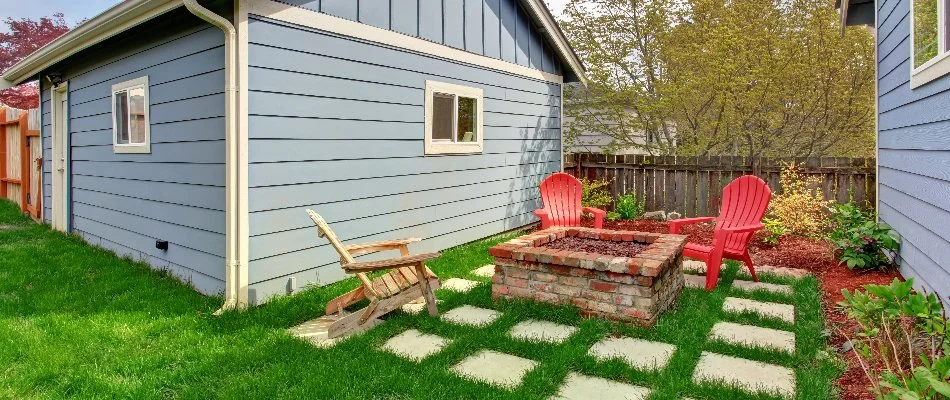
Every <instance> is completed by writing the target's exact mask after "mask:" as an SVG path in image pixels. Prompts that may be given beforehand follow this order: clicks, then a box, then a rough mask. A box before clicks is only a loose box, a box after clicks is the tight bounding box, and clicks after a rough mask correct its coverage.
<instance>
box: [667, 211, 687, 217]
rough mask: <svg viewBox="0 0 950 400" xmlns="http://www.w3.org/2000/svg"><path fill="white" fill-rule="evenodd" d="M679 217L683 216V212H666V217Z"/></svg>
mask: <svg viewBox="0 0 950 400" xmlns="http://www.w3.org/2000/svg"><path fill="white" fill-rule="evenodd" d="M680 218H683V214H680V213H678V212H676V211H673V212H671V213H669V214H666V219H680Z"/></svg>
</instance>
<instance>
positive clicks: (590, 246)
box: [542, 237, 647, 257]
mask: <svg viewBox="0 0 950 400" xmlns="http://www.w3.org/2000/svg"><path fill="white" fill-rule="evenodd" d="M542 247H547V248H549V249H557V250H570V251H583V252H585V253H595V254H603V255H605V256H614V257H633V256H635V255H637V253H640V252H641V251H643V250H645V249H646V248H647V244H645V243H640V242H614V241H610V240H598V239H588V238H580V237H566V238H562V239H558V240H555V241H553V242H549V243H547V244H545V245H544V246H542Z"/></svg>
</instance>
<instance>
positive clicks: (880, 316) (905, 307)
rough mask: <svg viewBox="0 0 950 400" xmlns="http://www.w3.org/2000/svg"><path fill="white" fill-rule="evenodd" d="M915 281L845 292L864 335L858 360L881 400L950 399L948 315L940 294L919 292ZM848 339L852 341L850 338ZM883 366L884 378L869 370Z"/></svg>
mask: <svg viewBox="0 0 950 400" xmlns="http://www.w3.org/2000/svg"><path fill="white" fill-rule="evenodd" d="M912 287H913V279H910V280H908V281H906V282H901V281H900V280H898V279H894V281H893V282H892V283H891V284H890V285H865V286H864V291H863V292H862V291H855V292H854V293H853V294H852V293H850V292H848V290H842V291H841V293H842V295H844V301H841V302H839V303H838V304H839V305H840V306H842V307H843V308H844V309H845V311H846V312H847V314H848V317H849V318H852V319H854V320H855V321H857V323H858V325H859V329H857V330H856V333H855V334H856V336H855V337H854V338H850V337H849V338H848V339H849V340H851V342H852V343H853V344H854V351H855V354H857V356H858V360H859V361H860V363H861V367H862V368H863V369H864V373H865V374H866V375H867V376H868V379H870V380H871V384H872V388H871V389H872V390H873V391H874V392H875V393H876V394H877V397H878V398H879V399H888V400H891V399H893V400H898V399H947V398H950V383H947V382H948V379H950V357H948V354H950V341H948V340H947V339H948V326H950V323H948V321H947V315H946V313H945V312H944V311H943V304H942V303H941V302H940V299H939V297H938V296H937V295H936V294H934V293H930V294H928V293H926V292H924V293H918V292H914V291H913V290H912V289H911V288H912ZM842 334H843V335H844V336H845V337H847V336H848V335H847V334H846V333H845V332H842ZM868 361H872V362H874V364H873V365H883V366H884V369H883V370H882V371H881V372H880V375H879V376H875V374H876V370H873V371H872V369H871V368H870V366H869V365H868Z"/></svg>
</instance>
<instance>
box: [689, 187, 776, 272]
mask: <svg viewBox="0 0 950 400" xmlns="http://www.w3.org/2000/svg"><path fill="white" fill-rule="evenodd" d="M771 199H772V191H771V190H770V189H769V186H768V185H766V184H765V182H764V181H763V180H761V179H759V178H757V177H755V176H752V175H745V176H741V177H739V178H737V179H736V180H734V181H732V182H730V183H729V184H728V185H726V187H725V189H723V191H722V205H720V208H719V216H718V217H699V218H683V219H676V220H672V221H670V233H679V231H680V227H682V226H683V225H687V224H695V223H700V222H712V221H715V222H716V229H715V231H713V245H712V246H703V245H699V244H696V243H687V244H686V248H685V249H684V250H683V255H684V256H686V257H692V258H695V259H698V260H702V261H705V262H706V290H710V291H711V290H713V289H715V288H716V284H717V283H718V282H719V266H720V265H721V264H722V259H723V258H728V259H730V260H737V261H742V262H744V263H745V265H746V266H748V267H749V273H751V274H752V279H754V280H755V281H758V280H759V278H758V277H757V276H755V268H754V267H753V266H752V257H750V256H749V250H748V245H749V240H751V239H752V235H753V234H754V233H755V231H757V230H759V229H762V228H763V227H764V226H763V225H762V217H763V216H764V215H765V210H766V209H767V208H768V207H769V200H771Z"/></svg>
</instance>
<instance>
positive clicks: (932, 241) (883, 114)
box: [878, 0, 950, 305]
mask: <svg viewBox="0 0 950 400" xmlns="http://www.w3.org/2000/svg"><path fill="white" fill-rule="evenodd" d="M909 11H910V0H888V1H887V2H885V3H884V4H882V5H881V8H880V11H879V26H878V38H879V39H878V40H879V42H878V46H879V47H878V53H879V65H878V70H879V75H878V93H879V98H878V102H879V103H878V104H879V111H878V112H879V124H878V126H879V136H878V138H879V140H878V147H879V157H878V160H879V164H880V171H879V174H878V182H879V184H880V189H879V199H880V203H879V212H880V215H881V220H882V221H883V222H885V223H887V224H888V225H890V226H891V227H892V228H894V230H895V231H896V232H897V233H898V234H899V235H900V236H901V251H900V258H899V260H900V264H901V273H902V274H903V275H904V276H905V277H907V278H915V279H916V282H917V285H918V287H920V288H925V289H928V290H933V289H938V290H940V292H941V295H942V296H943V297H944V303H945V304H948V305H950V297H947V296H950V293H945V292H946V289H945V288H947V287H950V252H947V249H948V248H950V228H948V227H947V226H946V224H945V223H944V221H947V220H948V219H950V133H948V132H950V105H948V104H950V76H945V77H942V78H939V79H937V80H935V81H932V82H930V83H927V84H926V85H923V86H920V87H918V88H916V89H911V88H910V73H911V50H910V20H911V16H910V15H909Z"/></svg>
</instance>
